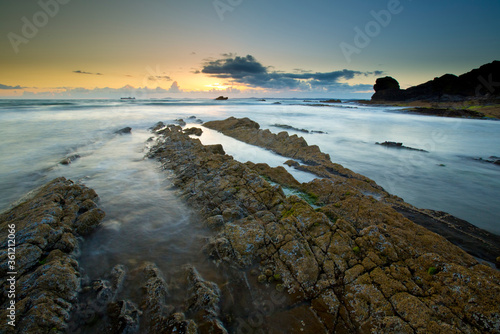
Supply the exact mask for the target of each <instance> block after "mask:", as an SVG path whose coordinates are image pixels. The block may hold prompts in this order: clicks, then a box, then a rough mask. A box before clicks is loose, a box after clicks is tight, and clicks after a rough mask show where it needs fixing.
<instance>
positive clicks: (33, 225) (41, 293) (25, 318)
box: [0, 178, 104, 334]
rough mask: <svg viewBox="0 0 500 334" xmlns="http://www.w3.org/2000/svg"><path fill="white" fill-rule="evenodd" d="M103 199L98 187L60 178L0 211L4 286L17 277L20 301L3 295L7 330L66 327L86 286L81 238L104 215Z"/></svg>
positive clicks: (59, 329)
mask: <svg viewBox="0 0 500 334" xmlns="http://www.w3.org/2000/svg"><path fill="white" fill-rule="evenodd" d="M97 200H98V197H97V194H96V193H95V192H94V191H93V190H92V189H89V188H87V187H85V186H83V185H77V184H74V183H73V182H72V181H70V180H66V179H65V178H58V179H55V180H53V181H51V182H49V183H48V184H46V185H45V186H43V187H41V188H40V189H39V190H37V191H36V193H35V194H34V195H33V196H31V198H29V199H27V200H26V201H24V202H23V203H21V204H19V205H18V206H16V207H14V208H13V209H11V210H9V211H6V212H4V213H2V214H1V215H0V227H1V228H0V244H1V249H2V250H1V251H0V263H1V265H0V277H1V278H0V285H1V287H2V289H3V291H8V290H9V289H8V285H9V281H7V279H8V278H11V277H15V279H16V284H17V285H16V287H17V288H16V291H15V300H14V299H8V298H3V299H2V309H1V311H0V313H1V316H2V319H4V321H2V324H1V327H0V328H1V332H2V333H23V334H24V333H48V332H51V333H65V332H66V330H67V326H68V323H67V321H68V319H69V312H70V310H71V309H72V307H73V305H75V302H76V297H77V294H78V292H79V291H80V289H81V274H80V269H79V265H78V262H77V261H76V260H75V257H76V253H77V250H78V238H79V237H80V236H82V235H87V234H88V233H90V232H91V231H92V230H93V229H95V227H96V226H97V225H98V224H99V223H100V222H101V220H102V219H103V217H104V212H103V211H101V210H100V209H97V208H95V206H96V202H97ZM90 216H91V217H92V219H89V217H90ZM11 255H15V259H13V258H11ZM9 260H12V261H13V262H9ZM10 272H15V274H9V273H10ZM5 297H7V295H5ZM11 301H15V309H16V318H15V322H14V323H15V327H12V326H9V325H7V321H6V319H8V313H9V311H8V309H7V307H8V305H9V303H10V302H11Z"/></svg>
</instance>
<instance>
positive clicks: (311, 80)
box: [201, 53, 382, 91]
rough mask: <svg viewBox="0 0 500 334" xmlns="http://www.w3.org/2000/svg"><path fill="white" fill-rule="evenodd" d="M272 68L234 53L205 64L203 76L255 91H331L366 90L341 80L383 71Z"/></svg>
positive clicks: (378, 73) (252, 58)
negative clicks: (283, 69) (282, 70)
mask: <svg viewBox="0 0 500 334" xmlns="http://www.w3.org/2000/svg"><path fill="white" fill-rule="evenodd" d="M271 68H273V66H264V65H262V64H261V63H260V62H259V61H257V60H256V59H255V58H254V57H253V56H252V55H247V56H246V57H239V56H234V54H232V53H228V54H222V58H221V59H215V60H214V59H210V60H206V61H205V63H204V64H203V69H202V70H201V72H202V73H204V74H207V75H209V76H211V77H215V78H220V79H228V80H229V81H230V82H232V83H238V84H242V85H246V86H248V87H253V88H264V89H277V90H281V89H291V90H299V91H311V90H319V91H332V90H335V89H341V90H360V89H367V88H368V87H370V85H349V84H346V83H345V82H341V81H342V80H350V79H353V78H355V77H356V76H373V75H375V76H376V75H380V74H381V73H382V72H381V71H373V72H361V71H354V70H348V69H343V70H338V71H332V72H311V71H306V70H303V69H295V70H294V73H287V72H280V71H275V70H271Z"/></svg>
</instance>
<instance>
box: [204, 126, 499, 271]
mask: <svg viewBox="0 0 500 334" xmlns="http://www.w3.org/2000/svg"><path fill="white" fill-rule="evenodd" d="M203 125H204V126H205V127H207V128H210V129H213V130H217V131H219V132H222V133H223V134H225V135H227V136H230V137H233V138H235V139H238V140H240V141H243V142H245V143H248V144H251V145H255V146H259V147H262V148H265V149H268V150H271V151H273V152H275V153H277V154H279V155H282V156H285V157H288V158H292V159H294V160H289V161H287V162H286V164H287V165H289V166H291V167H294V168H295V169H298V170H301V171H306V172H309V173H312V174H315V175H317V176H319V177H321V178H328V179H330V180H331V181H332V182H334V183H335V184H337V186H336V187H334V188H333V189H330V188H326V189H323V188H322V187H315V186H314V185H313V183H309V184H304V185H300V184H299V183H298V182H296V181H295V183H293V184H287V183H286V182H285V180H283V178H286V177H285V176H284V175H286V173H283V172H284V169H283V170H277V171H274V172H272V175H270V176H269V177H270V178H271V180H272V181H275V182H278V183H280V184H284V185H286V186H288V187H292V188H294V187H299V188H303V190H304V191H305V192H310V193H313V194H314V196H316V197H320V199H322V200H323V201H325V199H326V200H327V201H331V200H332V198H333V196H334V194H335V198H337V199H338V200H339V201H342V202H343V203H344V205H346V204H348V203H350V204H349V205H350V206H351V207H350V211H355V210H356V206H357V204H356V202H353V198H361V197H362V195H365V197H366V196H371V197H373V198H374V199H376V200H377V201H380V202H382V203H385V204H388V205H390V206H391V207H393V208H394V209H396V210H397V211H398V212H399V213H401V214H403V215H404V216H405V217H406V218H408V219H410V220H412V221H413V222H414V223H417V224H419V225H422V226H424V227H425V228H427V229H430V230H431V231H433V232H435V233H438V234H440V235H442V236H444V237H445V238H446V239H448V240H449V241H451V242H452V243H454V244H455V245H457V246H459V247H461V248H462V249H464V250H465V251H467V252H468V253H469V254H471V255H473V256H475V257H477V258H480V259H483V260H486V261H488V262H490V263H495V262H496V265H497V266H498V267H499V268H500V263H499V262H498V261H496V259H497V257H498V256H499V255H500V236H498V235H495V234H492V233H490V232H488V231H485V230H482V229H480V228H478V227H476V226H474V225H472V224H470V223H469V222H467V221H465V220H462V219H460V218H457V217H454V216H452V215H450V214H448V213H446V212H442V211H434V210H427V209H420V208H417V207H415V206H413V205H411V204H408V203H406V202H405V201H404V200H403V199H401V198H399V197H397V196H394V195H391V194H390V193H388V192H386V191H385V190H384V189H383V188H382V187H380V186H379V185H377V184H376V183H375V181H373V180H371V179H369V178H367V177H365V176H363V175H360V174H357V173H354V172H353V171H351V170H349V169H347V168H344V167H343V166H341V165H339V164H336V163H333V162H332V161H331V160H330V156H329V155H328V154H325V153H322V152H321V151H320V149H319V147H318V146H316V145H308V144H307V142H306V141H305V139H304V138H302V137H298V136H297V135H291V136H290V135H288V133H287V132H285V131H283V132H280V133H278V134H274V133H271V132H270V131H269V130H267V129H266V130H262V129H260V126H259V124H258V123H256V122H254V121H252V120H250V119H248V118H241V119H237V118H234V117H230V118H228V119H226V120H222V121H212V122H206V123H204V124H203ZM297 160H298V161H300V162H301V163H299V162H297ZM269 171H271V170H270V169H269ZM280 179H282V180H280ZM283 182H285V183H283ZM319 183H321V182H319ZM329 191H331V192H332V193H329ZM336 205H337V204H336ZM327 207H329V205H327Z"/></svg>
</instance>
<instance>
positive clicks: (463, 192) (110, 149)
mask: <svg viewBox="0 0 500 334" xmlns="http://www.w3.org/2000/svg"><path fill="white" fill-rule="evenodd" d="M193 116H194V117H193ZM230 116H234V117H248V118H250V119H252V120H254V121H256V122H258V123H259V124H260V125H261V128H264V129H266V128H267V129H270V130H271V131H272V132H274V133H277V132H280V131H284V130H283V128H282V127H281V126H283V125H287V126H290V127H293V128H296V130H294V129H289V130H286V131H288V132H289V133H290V134H293V133H296V134H297V135H299V136H303V137H304V138H305V139H306V141H307V142H308V143H309V144H310V145H318V146H319V147H320V149H321V150H322V151H323V152H325V153H328V154H329V155H330V157H331V160H332V161H333V162H335V163H339V164H341V165H343V166H344V167H346V168H349V169H351V170H352V171H354V172H356V173H359V174H363V175H365V176H367V177H369V178H371V179H373V180H375V181H376V182H377V183H378V184H379V185H380V186H382V187H384V188H385V189H386V190H387V191H388V192H390V193H392V194H394V195H397V196H400V197H402V198H403V199H404V200H405V201H407V202H408V203H411V204H413V205H415V206H417V207H420V208H428V209H433V210H440V211H445V212H449V213H451V214H453V215H455V216H457V217H459V218H462V219H465V220H467V221H469V222H470V223H472V224H474V225H476V226H478V227H480V228H483V229H485V230H488V231H490V232H493V233H496V234H500V166H499V165H494V164H491V163H487V162H485V161H482V160H478V159H488V158H489V157H490V156H500V122H499V121H496V120H490V119H485V120H482V119H481V120H479V119H465V118H443V117H432V116H423V115H417V114H412V113H409V112H407V111H405V110H403V109H402V108H398V107H386V106H367V105H361V104H358V103H356V102H355V101H343V103H328V104H326V103H321V101H320V99H309V100H303V99H272V98H268V99H265V100H261V99H229V100H226V101H215V100H208V99H157V100H0V152H1V154H0V211H3V210H6V209H8V208H10V207H11V205H12V204H13V203H16V201H18V200H19V199H21V198H22V197H23V196H24V195H25V194H27V193H28V192H30V191H32V190H33V189H36V188H37V187H39V186H41V185H43V184H45V183H47V182H48V181H50V180H52V179H54V178H56V177H60V176H64V177H66V178H68V179H71V180H73V181H74V182H80V183H83V184H85V185H87V186H88V187H91V188H93V189H94V190H95V191H96V192H97V193H98V195H99V198H100V207H101V208H102V209H103V210H104V211H105V212H106V218H105V220H104V221H103V224H102V226H101V227H100V228H99V231H98V232H97V233H94V234H93V235H91V236H90V237H89V238H87V240H86V241H85V242H84V245H83V246H82V249H81V254H80V263H81V264H82V267H83V268H84V269H85V270H86V274H88V275H89V276H90V277H91V278H95V277H100V275H104V274H106V273H109V271H110V270H111V268H112V267H113V266H114V265H115V264H117V263H124V264H126V265H130V266H133V265H135V264H138V263H140V262H141V261H146V260H147V261H153V262H155V263H157V264H158V265H159V267H160V268H161V269H163V270H169V269H170V268H175V267H177V266H181V265H182V264H185V263H189V262H196V263H197V266H199V267H201V268H202V269H200V271H201V272H205V273H207V275H210V272H213V271H211V270H209V269H207V270H204V269H203V268H204V267H205V268H209V267H210V265H211V264H209V263H206V262H205V261H204V260H201V258H204V257H200V245H201V244H202V242H201V241H202V240H205V239H206V238H209V237H210V236H211V235H212V232H211V231H209V230H207V229H205V228H204V227H203V226H202V224H201V223H200V221H199V219H198V217H197V216H196V214H195V213H194V212H192V211H191V209H190V208H189V207H188V206H187V205H186V204H185V203H184V202H183V201H182V200H181V199H180V198H179V195H178V192H177V190H176V189H175V187H174V186H173V184H172V174H171V173H170V172H169V171H162V170H161V169H160V164H159V163H158V162H157V161H154V160H151V159H147V158H145V155H146V153H147V150H148V145H151V144H150V143H148V142H147V140H148V138H150V137H152V136H153V135H152V133H151V132H150V130H149V128H150V127H152V126H153V125H154V124H155V123H156V122H158V121H163V122H164V123H166V124H168V123H174V121H175V120H178V119H183V120H184V121H185V122H186V123H188V124H187V127H192V126H197V127H201V128H202V129H203V130H204V133H203V135H202V136H201V138H200V140H201V141H202V142H203V143H204V144H214V143H218V144H222V145H223V147H224V150H225V151H226V153H228V154H230V155H232V156H233V157H234V158H235V159H236V160H239V161H241V162H246V161H253V162H265V163H268V164H269V165H271V166H283V163H284V162H285V161H286V160H288V158H286V157H282V156H279V155H276V154H274V153H273V152H270V151H267V150H264V149H262V148H259V147H255V146H251V145H248V144H245V143H242V142H239V141H237V140H234V139H232V138H229V137H227V136H224V135H222V134H221V133H217V132H215V131H213V130H209V129H206V128H203V125H202V122H205V121H211V120H222V119H226V118H228V117H230ZM124 127H131V128H132V131H131V134H129V135H118V134H116V133H115V132H116V131H117V130H119V129H121V128H124ZM301 129H304V130H308V131H309V133H306V132H304V131H299V130H301ZM384 141H394V142H401V143H403V145H405V146H408V147H412V148H416V149H422V150H426V151H427V152H422V151H416V150H403V149H395V148H391V147H384V146H380V145H376V144H375V143H376V142H384ZM73 155H79V156H80V158H78V159H76V160H74V161H73V162H72V163H71V164H69V165H62V164H60V161H61V160H62V159H64V158H66V157H69V156H73ZM291 172H293V173H294V175H295V177H296V178H297V179H298V180H299V181H301V182H307V181H310V180H312V179H313V178H314V176H313V175H311V174H308V173H305V172H298V171H294V170H291ZM209 278H210V277H209Z"/></svg>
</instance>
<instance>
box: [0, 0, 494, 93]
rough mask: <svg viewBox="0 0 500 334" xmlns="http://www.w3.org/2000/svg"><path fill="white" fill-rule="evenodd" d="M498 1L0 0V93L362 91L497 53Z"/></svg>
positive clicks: (421, 78) (473, 63) (406, 82)
mask: <svg viewBox="0 0 500 334" xmlns="http://www.w3.org/2000/svg"><path fill="white" fill-rule="evenodd" d="M499 16H500V1H498V0H453V1H451V0H440V1H430V0H370V1H368V0H365V1H361V0H309V1H303V0H182V1H179V0H144V1H137V0H38V1H37V0H26V1H14V0H0V36H1V37H0V98H116V97H123V96H134V97H137V98H166V97H214V96H215V97H216V96H219V95H225V96H230V97H234V98H238V97H242V98H243V97H330V98H370V96H371V95H372V94H373V84H374V82H375V80H376V78H378V77H381V76H392V77H394V78H396V79H397V80H398V81H399V83H400V85H401V87H402V88H407V87H410V86H413V85H417V84H420V83H423V82H426V81H428V80H432V79H433V78H434V77H437V76H441V75H443V74H446V73H452V74H456V75H459V74H462V73H465V72H468V71H470V70H471V69H473V68H477V67H479V66H481V65H483V64H485V63H489V62H492V61H493V60H498V59H500V36H499V34H498V31H499V30H498V17H499Z"/></svg>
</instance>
